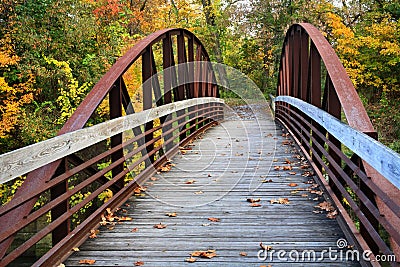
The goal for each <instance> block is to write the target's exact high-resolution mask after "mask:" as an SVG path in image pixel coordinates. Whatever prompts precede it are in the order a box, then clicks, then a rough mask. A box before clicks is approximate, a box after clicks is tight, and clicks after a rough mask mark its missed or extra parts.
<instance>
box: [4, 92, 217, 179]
mask: <svg viewBox="0 0 400 267" xmlns="http://www.w3.org/2000/svg"><path fill="white" fill-rule="evenodd" d="M212 102H214V103H223V100H221V99H218V98H213V97H204V98H193V99H190V100H184V101H179V102H174V103H171V104H167V105H163V106H160V107H156V108H153V109H150V110H146V111H142V112H139V113H135V114H131V115H127V116H124V117H120V118H117V119H113V120H110V121H107V122H104V123H100V124H97V125H95V126H92V127H88V128H84V129H81V130H77V131H74V132H70V133H66V134H63V135H60V136H56V137H54V138H51V139H48V140H45V141H42V142H39V143H36V144H33V145H30V146H27V147H23V148H20V149H17V150H15V151H11V152H9V153H6V154H3V155H0V183H5V182H7V181H10V180H12V179H14V178H16V177H19V176H21V175H24V174H26V173H28V172H30V171H32V170H35V169H37V168H39V167H42V166H44V165H46V164H48V163H51V162H53V161H56V160H58V159H61V158H63V157H65V156H67V155H69V154H72V153H75V152H77V151H79V150H81V149H83V148H86V147H89V146H91V145H93V144H96V143H98V142H100V141H102V140H105V139H107V138H109V137H111V136H113V135H116V134H118V133H122V132H124V131H126V130H129V129H133V128H135V127H137V126H140V125H142V124H144V123H146V122H149V121H151V120H154V119H156V118H159V117H162V116H166V115H169V114H171V113H173V112H176V111H178V110H182V109H185V108H188V107H192V106H196V105H200V104H205V103H212Z"/></svg>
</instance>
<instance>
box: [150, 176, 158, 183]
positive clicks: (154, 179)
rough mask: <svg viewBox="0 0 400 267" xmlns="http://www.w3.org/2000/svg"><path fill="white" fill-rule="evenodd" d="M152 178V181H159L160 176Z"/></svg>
mask: <svg viewBox="0 0 400 267" xmlns="http://www.w3.org/2000/svg"><path fill="white" fill-rule="evenodd" d="M150 180H152V181H153V182H154V181H157V180H158V178H156V177H151V178H150Z"/></svg>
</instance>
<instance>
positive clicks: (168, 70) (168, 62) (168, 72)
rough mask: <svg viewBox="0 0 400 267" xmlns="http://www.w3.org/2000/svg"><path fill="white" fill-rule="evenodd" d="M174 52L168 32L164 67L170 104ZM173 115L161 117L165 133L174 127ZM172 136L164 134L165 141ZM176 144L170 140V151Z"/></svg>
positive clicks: (164, 50) (166, 92)
mask: <svg viewBox="0 0 400 267" xmlns="http://www.w3.org/2000/svg"><path fill="white" fill-rule="evenodd" d="M173 65H174V64H173V54H172V40H171V35H170V34H167V35H166V37H165V38H164V39H163V69H164V103H165V104H169V103H171V102H172V80H173V78H172V76H175V70H174V69H173V67H172V66H173ZM170 120H171V115H168V116H165V117H162V118H161V122H162V123H163V133H165V132H167V131H169V130H170V129H171V128H172V125H171V123H170V122H169V121H170ZM171 138H172V133H168V134H165V135H164V141H165V142H168V141H170V140H171ZM173 146H174V144H173V142H169V143H168V144H167V145H166V146H165V147H166V150H167V151H169V150H171V148H172V147H173Z"/></svg>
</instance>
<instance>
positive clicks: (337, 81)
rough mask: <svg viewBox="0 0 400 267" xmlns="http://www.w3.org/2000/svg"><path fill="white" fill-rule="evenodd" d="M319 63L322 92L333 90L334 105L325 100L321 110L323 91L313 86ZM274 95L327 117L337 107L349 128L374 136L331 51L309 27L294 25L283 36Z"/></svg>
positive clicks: (317, 77) (337, 59) (324, 40)
mask: <svg viewBox="0 0 400 267" xmlns="http://www.w3.org/2000/svg"><path fill="white" fill-rule="evenodd" d="M321 60H322V62H323V63H324V65H325V67H326V70H327V79H326V80H325V89H326V88H328V87H329V89H331V87H330V86H333V88H334V93H335V94H336V95H337V98H338V103H335V102H334V101H332V100H333V99H331V98H332V97H329V96H326V98H329V100H330V102H329V103H327V105H325V106H324V105H323V104H324V103H323V100H324V99H323V95H322V89H323V88H321V86H318V85H316V84H314V83H315V82H314V81H317V80H321V77H320V76H321V70H320V66H321ZM318 68H319V70H318ZM277 95H289V96H293V97H297V98H300V99H302V100H306V102H308V103H311V104H313V105H315V106H318V107H322V108H323V109H324V110H326V111H328V113H331V112H329V110H328V109H329V108H328V107H329V105H331V106H333V105H340V106H341V107H342V109H343V112H344V114H345V116H346V120H347V122H348V124H349V125H350V126H351V127H353V128H355V129H356V130H359V131H361V132H364V133H376V132H375V130H374V128H373V126H372V123H371V121H370V119H369V117H368V115H367V112H366V111H365V108H364V106H363V104H362V103H361V100H360V98H359V96H358V94H357V91H356V90H355V88H354V86H353V83H352V82H351V80H350V78H349V76H348V75H347V73H346V70H345V68H344V67H343V65H342V63H341V62H340V60H339V58H338V56H337V55H336V53H335V50H334V49H333V48H332V46H331V45H330V44H329V42H328V41H327V40H326V38H325V37H324V36H323V35H322V34H321V32H320V31H319V30H318V29H317V28H316V27H314V26H313V25H312V24H309V23H299V24H294V25H292V26H291V27H290V28H289V30H288V32H287V34H286V37H285V41H284V44H283V47H282V55H281V65H280V71H279V80H278V88H277ZM326 101H327V100H326ZM331 108H332V107H331ZM331 114H332V113H331Z"/></svg>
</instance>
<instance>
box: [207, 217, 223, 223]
mask: <svg viewBox="0 0 400 267" xmlns="http://www.w3.org/2000/svg"><path fill="white" fill-rule="evenodd" d="M208 220H209V221H210V222H219V221H221V220H220V219H219V218H214V217H210V218H208Z"/></svg>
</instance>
